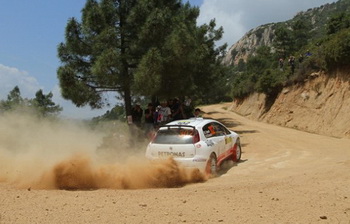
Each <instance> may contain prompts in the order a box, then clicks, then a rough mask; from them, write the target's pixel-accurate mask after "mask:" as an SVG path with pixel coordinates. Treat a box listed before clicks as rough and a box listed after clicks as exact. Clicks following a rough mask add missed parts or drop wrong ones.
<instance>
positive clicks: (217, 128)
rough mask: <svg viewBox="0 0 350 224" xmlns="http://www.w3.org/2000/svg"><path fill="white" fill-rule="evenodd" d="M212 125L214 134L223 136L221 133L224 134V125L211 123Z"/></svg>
mask: <svg viewBox="0 0 350 224" xmlns="http://www.w3.org/2000/svg"><path fill="white" fill-rule="evenodd" d="M213 127H214V130H215V136H223V135H225V134H226V133H225V129H224V127H223V126H221V125H220V124H218V123H213Z"/></svg>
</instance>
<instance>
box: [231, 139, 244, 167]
mask: <svg viewBox="0 0 350 224" xmlns="http://www.w3.org/2000/svg"><path fill="white" fill-rule="evenodd" d="M236 145H237V147H236V153H235V155H234V156H233V160H234V162H239V161H240V160H241V155H242V147H241V142H240V141H239V139H238V140H237V143H236Z"/></svg>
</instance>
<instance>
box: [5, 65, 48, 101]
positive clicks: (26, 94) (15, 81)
mask: <svg viewBox="0 0 350 224" xmlns="http://www.w3.org/2000/svg"><path fill="white" fill-rule="evenodd" d="M15 86H18V87H19V89H20V91H21V95H22V97H23V98H33V97H34V96H35V93H36V91H38V90H39V89H42V88H43V87H42V86H40V85H39V83H38V81H37V80H36V78H35V77H33V76H30V75H29V74H28V72H27V71H21V70H19V69H18V68H13V67H9V66H6V65H3V64H0V99H5V98H6V97H7V95H8V93H9V92H10V91H11V90H12V89H13V88H14V87H15Z"/></svg>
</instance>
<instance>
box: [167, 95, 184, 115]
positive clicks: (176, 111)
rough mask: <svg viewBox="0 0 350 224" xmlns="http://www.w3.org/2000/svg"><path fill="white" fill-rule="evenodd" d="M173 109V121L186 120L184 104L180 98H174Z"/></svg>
mask: <svg viewBox="0 0 350 224" xmlns="http://www.w3.org/2000/svg"><path fill="white" fill-rule="evenodd" d="M170 109H171V116H172V118H173V120H180V119H182V118H184V114H183V109H182V104H181V102H180V100H179V99H178V98H174V100H173V104H172V107H171V108H170Z"/></svg>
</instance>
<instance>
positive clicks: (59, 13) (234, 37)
mask: <svg viewBox="0 0 350 224" xmlns="http://www.w3.org/2000/svg"><path fill="white" fill-rule="evenodd" d="M85 2H86V0H59V1H48V0H30V1H28V0H11V1H8V0H7V1H6V0H2V1H1V7H0V100H1V99H6V97H7V94H8V93H9V92H10V91H11V90H12V89H13V88H14V87H15V86H16V85H17V86H19V88H20V90H21V95H22V97H24V98H34V97H35V92H36V91H38V90H39V89H42V90H43V92H44V93H45V94H47V93H49V92H52V93H53V95H54V97H53V101H54V102H55V103H56V104H59V105H61V106H62V107H63V112H62V113H61V114H62V116H63V117H69V118H83V119H86V118H91V117H94V116H98V115H102V114H103V113H104V112H105V111H106V110H108V109H110V108H104V109H102V110H91V109H90V108H89V107H85V108H76V107H75V106H74V105H73V104H72V103H70V101H67V100H64V99H63V98H62V97H61V95H60V88H59V85H58V79H57V75H56V71H57V68H58V67H59V66H60V61H59V59H58V58H57V45H58V44H59V43H61V42H63V41H64V32H65V27H66V24H67V21H68V19H69V18H71V17H75V18H77V19H79V20H80V17H81V9H82V8H83V7H84V5H85ZM189 2H190V4H191V5H194V6H198V7H199V8H200V16H199V17H198V20H197V23H198V25H201V24H203V23H208V22H209V21H210V20H211V19H215V20H216V23H217V26H218V27H219V26H222V27H223V28H224V36H223V38H222V40H220V41H219V42H218V43H217V44H218V45H221V44H223V43H227V44H228V46H229V47H230V46H231V45H233V44H234V43H235V42H236V41H238V40H239V39H240V38H241V37H242V36H243V35H244V34H245V33H246V32H248V31H249V30H250V29H253V28H255V27H257V26H260V25H263V24H266V23H272V22H281V21H285V20H288V19H291V18H293V17H294V16H295V15H296V14H297V13H298V12H300V11H306V10H307V9H309V8H314V7H319V6H321V5H323V4H326V3H332V2H335V1H334V0H293V1H291V0H190V1H189ZM110 99H111V105H113V104H115V103H116V100H115V99H114V98H113V97H112V96H110Z"/></svg>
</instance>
